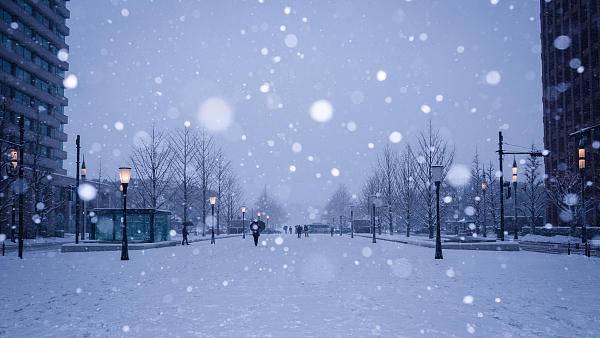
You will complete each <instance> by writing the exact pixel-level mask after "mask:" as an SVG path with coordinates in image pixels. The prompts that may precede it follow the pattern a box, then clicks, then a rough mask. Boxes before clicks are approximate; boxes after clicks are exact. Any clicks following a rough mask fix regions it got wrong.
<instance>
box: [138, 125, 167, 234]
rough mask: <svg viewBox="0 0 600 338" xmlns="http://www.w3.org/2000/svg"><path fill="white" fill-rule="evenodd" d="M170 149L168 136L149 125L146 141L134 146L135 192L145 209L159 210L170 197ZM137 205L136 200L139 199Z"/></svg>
mask: <svg viewBox="0 0 600 338" xmlns="http://www.w3.org/2000/svg"><path fill="white" fill-rule="evenodd" d="M171 154H172V152H171V147H170V145H169V142H168V139H167V136H166V135H165V134H164V133H162V132H158V131H156V128H155V126H154V125H153V126H152V132H151V135H150V137H149V139H141V140H140V141H139V145H137V146H136V147H134V149H133V152H132V155H131V163H132V165H133V169H134V171H135V181H134V187H135V188H134V191H135V192H136V193H137V196H138V197H140V200H141V201H142V204H143V206H144V207H149V208H152V209H159V208H161V207H162V206H163V205H164V204H165V203H166V202H167V201H168V200H169V197H170V196H165V192H167V191H169V187H170V184H171V179H172V176H171V166H172V163H173V161H172V160H171V156H172V155H171ZM138 203H139V200H138ZM150 239H151V241H153V240H154V214H151V217H150Z"/></svg>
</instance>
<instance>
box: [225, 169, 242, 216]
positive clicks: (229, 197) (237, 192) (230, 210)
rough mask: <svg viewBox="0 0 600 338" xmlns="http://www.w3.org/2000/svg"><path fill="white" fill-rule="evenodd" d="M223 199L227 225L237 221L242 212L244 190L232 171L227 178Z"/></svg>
mask: <svg viewBox="0 0 600 338" xmlns="http://www.w3.org/2000/svg"><path fill="white" fill-rule="evenodd" d="M223 196H224V197H223V199H224V204H225V217H226V221H227V224H231V221H232V220H233V219H235V218H236V217H235V215H238V212H240V210H241V200H242V197H243V192H242V188H241V186H240V184H239V181H238V179H237V177H236V176H234V175H233V173H232V172H231V171H230V172H229V173H228V175H227V177H226V178H225V183H224V192H223Z"/></svg>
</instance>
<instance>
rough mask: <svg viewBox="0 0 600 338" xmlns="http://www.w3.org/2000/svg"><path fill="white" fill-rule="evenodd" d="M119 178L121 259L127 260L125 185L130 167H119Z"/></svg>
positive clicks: (127, 183) (129, 177) (129, 173)
mask: <svg viewBox="0 0 600 338" xmlns="http://www.w3.org/2000/svg"><path fill="white" fill-rule="evenodd" d="M119 179H120V181H121V188H122V189H123V235H122V237H123V238H122V241H121V242H122V244H121V260H122V261H128V260H129V247H128V245H127V186H128V185H129V180H130V179H131V168H130V167H120V168H119Z"/></svg>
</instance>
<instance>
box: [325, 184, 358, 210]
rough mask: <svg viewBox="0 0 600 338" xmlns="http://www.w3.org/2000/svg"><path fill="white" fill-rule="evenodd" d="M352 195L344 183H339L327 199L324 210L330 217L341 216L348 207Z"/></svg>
mask: <svg viewBox="0 0 600 338" xmlns="http://www.w3.org/2000/svg"><path fill="white" fill-rule="evenodd" d="M351 203H352V196H351V195H350V193H349V192H348V188H346V186H345V185H343V184H340V185H339V186H338V188H337V189H336V190H335V192H334V193H333V195H331V197H330V198H329V200H328V201H327V205H326V206H325V211H326V213H327V215H329V216H330V217H335V216H342V215H345V214H346V211H347V210H348V209H349V208H350V205H351Z"/></svg>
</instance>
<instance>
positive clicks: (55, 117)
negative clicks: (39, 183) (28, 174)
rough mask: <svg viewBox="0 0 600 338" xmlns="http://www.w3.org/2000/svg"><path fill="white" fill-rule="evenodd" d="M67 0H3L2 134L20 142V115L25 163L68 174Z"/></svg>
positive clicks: (0, 38) (0, 5)
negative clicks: (22, 117) (66, 146)
mask: <svg viewBox="0 0 600 338" xmlns="http://www.w3.org/2000/svg"><path fill="white" fill-rule="evenodd" d="M66 1H67V0H1V1H0V99H2V107H3V108H2V112H1V114H2V119H3V121H2V123H3V125H2V131H1V135H0V138H4V139H8V140H10V141H17V136H18V133H17V132H15V131H16V129H17V119H18V117H19V116H20V115H23V116H24V118H25V130H26V136H25V137H26V140H27V142H26V147H25V154H26V156H25V161H24V163H25V164H26V165H29V166H31V164H32V163H33V162H34V161H35V164H36V166H37V169H39V170H43V171H47V172H50V173H57V174H65V173H66V170H65V169H64V168H63V161H64V160H65V159H66V158H67V153H66V152H65V151H64V149H63V144H64V142H66V141H67V134H65V132H64V130H63V127H64V125H65V124H66V123H67V121H68V118H67V116H66V115H65V113H64V108H65V106H66V105H67V103H68V101H67V98H65V95H64V87H63V79H64V77H65V71H66V70H68V68H69V65H68V63H67V62H66V58H65V57H63V55H65V56H66V55H68V53H67V50H68V46H67V44H66V43H65V37H66V36H67V35H68V34H69V28H68V27H67V26H66V25H65V21H66V19H67V18H68V17H69V10H68V9H67V8H66Z"/></svg>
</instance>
